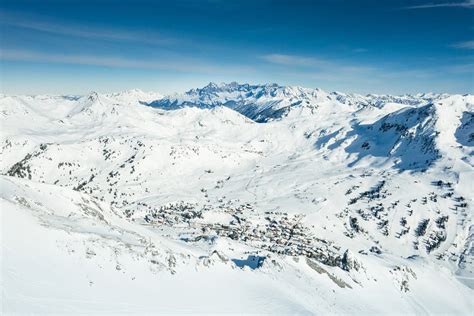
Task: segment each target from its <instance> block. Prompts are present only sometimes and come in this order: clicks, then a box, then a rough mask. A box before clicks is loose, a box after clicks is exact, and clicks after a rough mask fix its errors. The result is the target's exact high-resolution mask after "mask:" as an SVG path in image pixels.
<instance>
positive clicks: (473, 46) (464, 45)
mask: <svg viewBox="0 0 474 316" xmlns="http://www.w3.org/2000/svg"><path fill="white" fill-rule="evenodd" d="M451 47H454V48H464V49H474V41H465V42H459V43H455V44H452V45H451Z"/></svg>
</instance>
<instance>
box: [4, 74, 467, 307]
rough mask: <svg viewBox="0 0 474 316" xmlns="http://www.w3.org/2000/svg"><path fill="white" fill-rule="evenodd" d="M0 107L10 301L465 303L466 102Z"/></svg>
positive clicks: (262, 88)
mask: <svg viewBox="0 0 474 316" xmlns="http://www.w3.org/2000/svg"><path fill="white" fill-rule="evenodd" d="M0 109H1V112H0V115H1V126H2V129H1V137H2V140H1V141H2V146H1V155H0V158H1V173H2V175H1V178H0V183H1V200H0V202H1V205H2V206H1V212H2V219H3V220H2V254H3V255H2V280H1V282H2V290H3V291H2V302H3V311H5V312H10V313H11V312H19V313H20V312H31V311H35V312H45V313H46V312H48V313H51V312H56V313H66V312H82V313H100V312H112V313H117V312H128V313H131V312H134V313H154V312H155V313H156V312H161V313H169V312H181V313H185V312H195V313H211V312H213V313H217V312H218V313H222V312H240V313H352V314H361V313H364V314H365V313H387V312H393V313H448V314H469V313H471V312H472V310H473V304H472V296H473V287H474V284H473V283H472V278H473V277H474V272H473V269H474V264H473V260H474V248H473V243H474V225H473V222H472V220H473V218H472V214H473V203H474V194H473V192H474V181H473V179H474V151H473V150H474V148H473V146H474V123H473V117H474V96H472V95H446V94H419V95H413V96H409V95H405V96H388V95H384V96H377V95H367V96H361V95H355V94H344V93H340V92H333V93H327V92H324V91H322V90H319V89H307V88H300V87H284V86H279V85H276V84H265V85H249V84H238V83H230V84H221V85H216V84H209V85H208V86H206V87H204V88H202V89H192V90H190V91H188V92H186V93H184V94H182V95H178V94H176V95H173V96H165V97H161V95H160V94H157V93H144V92H140V91H136V90H132V91H127V92H123V93H115V94H98V93H91V94H89V95H86V96H6V95H2V96H1V97H0ZM51 267H54V271H53V269H51ZM65 279H67V280H68V282H67V284H65V283H64V280H65Z"/></svg>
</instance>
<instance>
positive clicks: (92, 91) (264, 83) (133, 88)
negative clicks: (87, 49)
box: [1, 81, 474, 97]
mask: <svg viewBox="0 0 474 316" xmlns="http://www.w3.org/2000/svg"><path fill="white" fill-rule="evenodd" d="M231 83H237V84H239V85H251V86H264V85H272V84H276V85H278V86H280V87H298V88H304V89H313V90H316V89H319V90H322V91H324V92H326V93H334V92H337V93H344V94H349V95H351V94H352V95H362V96H368V95H392V96H405V95H413V96H415V95H420V94H449V95H472V94H474V93H472V92H468V93H449V92H437V91H419V92H414V93H413V92H412V93H401V94H400V93H397V94H394V93H376V92H369V93H358V92H349V91H341V90H334V89H333V90H331V89H329V90H328V89H323V88H320V87H306V86H303V85H282V84H280V83H278V82H259V83H250V82H237V81H231V82H214V81H210V82H208V83H207V84H204V85H201V86H198V87H187V88H184V89H183V90H181V91H171V92H162V91H161V90H160V89H159V88H158V89H142V88H139V87H131V88H125V89H122V90H98V89H90V90H88V91H86V92H83V93H67V92H66V93H17V94H15V93H4V92H1V94H3V95H6V96H41V95H44V96H77V97H82V96H86V95H90V94H93V93H98V94H117V93H123V92H129V91H133V90H138V91H141V92H144V93H158V94H161V95H162V96H163V97H167V96H172V95H174V94H184V93H186V92H188V91H190V90H193V89H203V88H205V87H206V86H208V85H210V84H216V85H218V86H220V85H229V84H231Z"/></svg>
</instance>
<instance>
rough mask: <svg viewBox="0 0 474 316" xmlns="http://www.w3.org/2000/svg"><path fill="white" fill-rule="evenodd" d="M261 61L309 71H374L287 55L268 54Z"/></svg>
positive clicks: (368, 68) (355, 65)
mask: <svg viewBox="0 0 474 316" xmlns="http://www.w3.org/2000/svg"><path fill="white" fill-rule="evenodd" d="M260 58H261V59H263V60H265V61H266V62H269V63H272V64H276V65H281V66H288V67H292V68H295V67H296V68H298V67H299V68H301V67H304V68H307V69H324V70H326V69H327V70H332V71H334V72H351V73H361V72H367V71H372V70H374V68H373V67H371V66H364V65H358V64H347V63H343V62H341V61H336V60H329V59H325V58H318V57H307V56H298V55H285V54H267V55H263V56H260Z"/></svg>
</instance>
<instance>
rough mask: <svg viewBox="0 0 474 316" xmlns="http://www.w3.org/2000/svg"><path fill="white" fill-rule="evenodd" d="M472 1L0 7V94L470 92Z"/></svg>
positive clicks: (194, 0)
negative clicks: (262, 88)
mask: <svg viewBox="0 0 474 316" xmlns="http://www.w3.org/2000/svg"><path fill="white" fill-rule="evenodd" d="M473 20H474V0H453V1H447V0H412V1H410V0H391V1H375V0H361V1H342V0H333V1H330V0H319V1H309V0H295V1H284V0H259V1H250V0H239V1H222V0H200V1H199V0H176V1H171V2H170V1H159V0H157V1H151V0H137V1H129V0H128V1H127V0H125V1H120V3H114V4H112V3H111V2H110V1H107V0H97V1H86V0H84V1H77V0H71V1H54V0H45V1H35V0H15V1H13V0H5V1H2V2H1V3H0V33H1V34H0V35H1V39H2V45H1V47H0V72H1V76H0V90H1V92H2V93H4V94H8V95H19V94H23V95H25V94H29V95H37V94H86V93H87V92H88V91H90V90H97V91H123V90H127V89H130V88H134V87H138V88H140V89H142V90H153V91H159V92H160V93H163V94H170V93H174V92H178V93H180V92H184V91H186V90H187V89H189V87H201V86H204V85H205V84H206V83H207V82H230V81H238V82H250V83H252V84H254V83H258V82H278V83H280V84H281V85H291V86H304V87H313V88H316V87H317V88H321V89H323V90H326V91H344V92H347V93H358V94H363V95H364V94H369V93H376V94H392V95H400V94H415V93H427V92H428V91H429V92H434V93H450V94H466V93H474V54H473V53H474V27H473V26H472V21H473Z"/></svg>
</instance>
